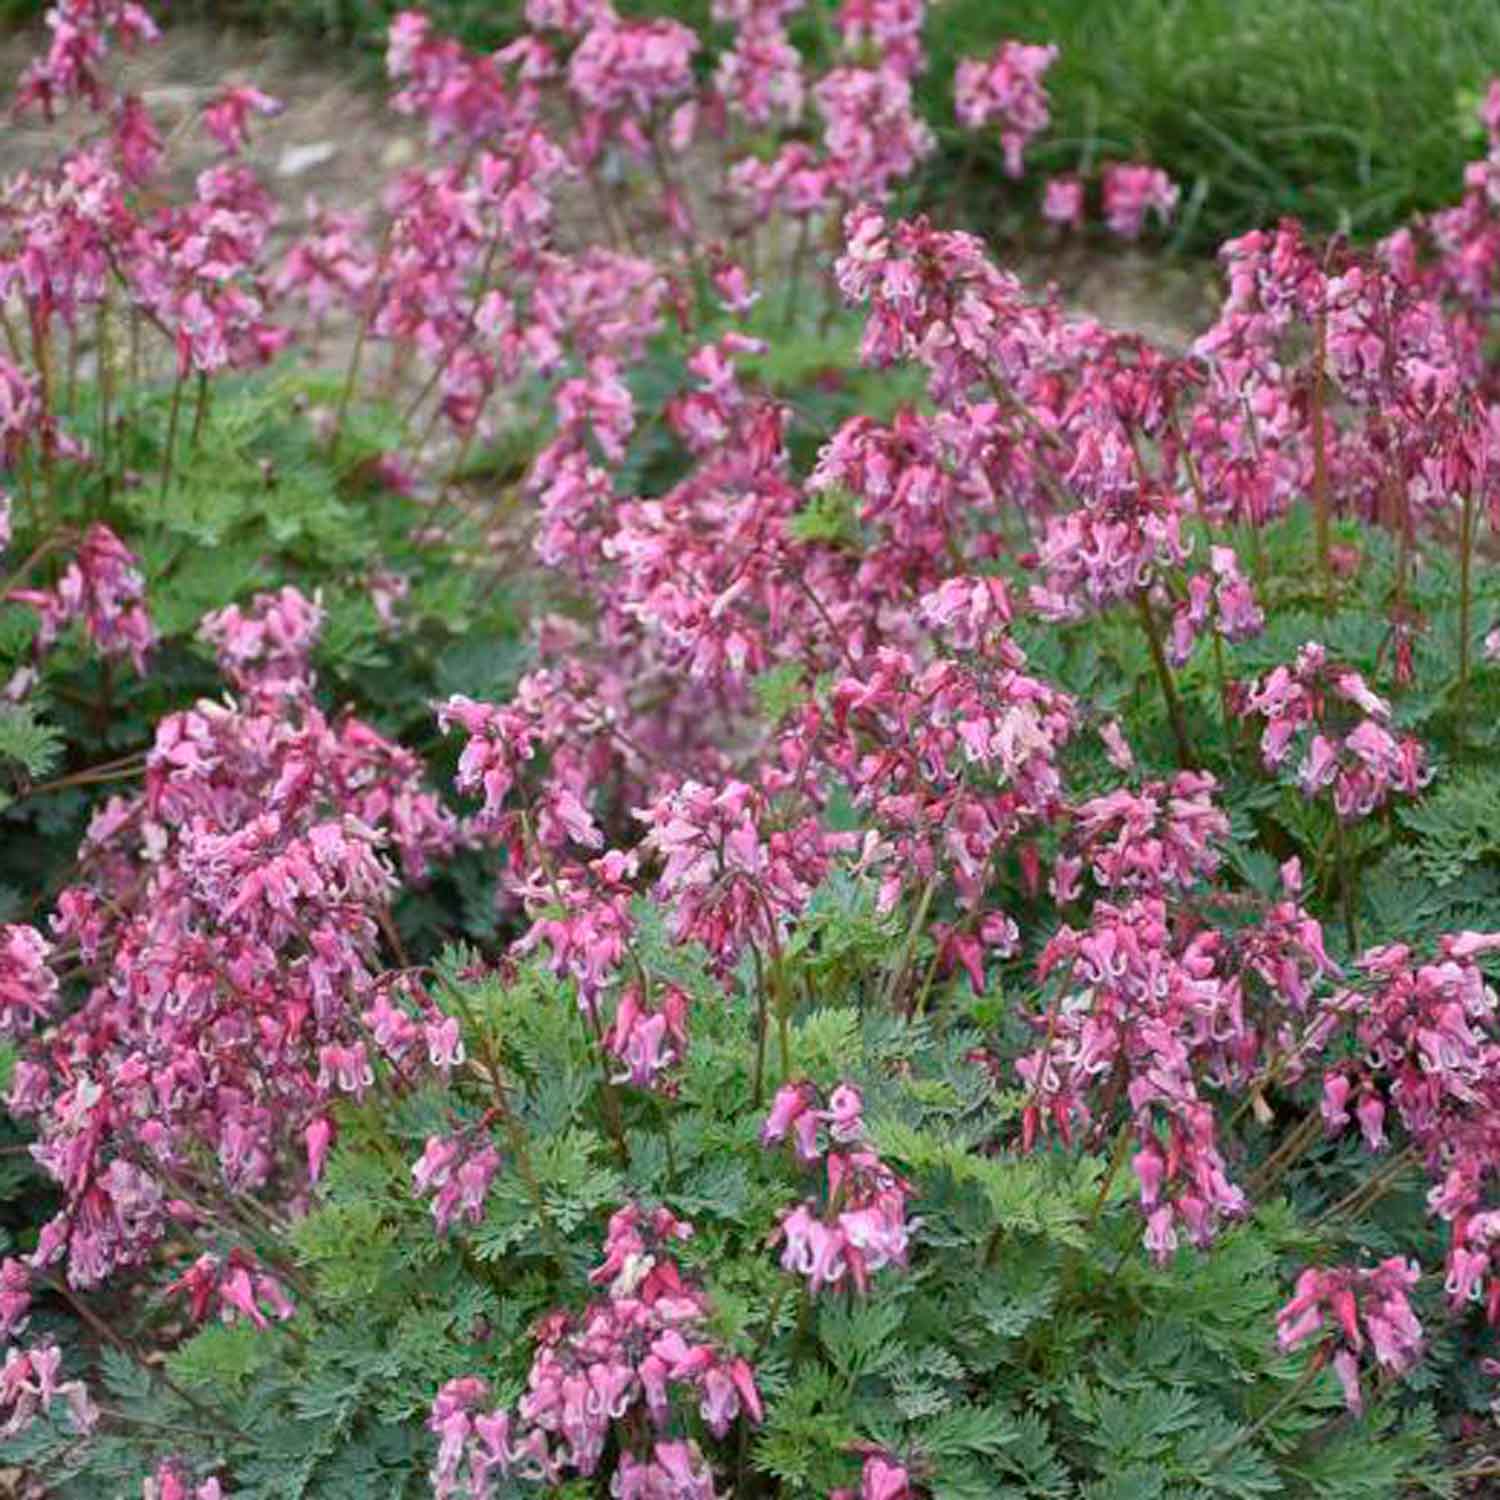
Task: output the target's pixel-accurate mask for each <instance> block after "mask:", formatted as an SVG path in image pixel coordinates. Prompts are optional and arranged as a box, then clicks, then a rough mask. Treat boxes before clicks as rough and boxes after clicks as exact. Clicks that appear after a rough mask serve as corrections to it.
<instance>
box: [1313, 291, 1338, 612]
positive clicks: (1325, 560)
mask: <svg viewBox="0 0 1500 1500" xmlns="http://www.w3.org/2000/svg"><path fill="white" fill-rule="evenodd" d="M1313 361H1314V363H1313V396H1312V431H1313V511H1314V516H1315V519H1316V524H1317V538H1318V576H1319V577H1320V578H1321V579H1322V583H1323V614H1324V616H1325V617H1326V616H1329V615H1331V614H1332V613H1333V563H1332V559H1331V556H1330V553H1329V503H1328V425H1327V416H1328V413H1327V406H1328V397H1327V390H1326V372H1325V366H1326V365H1327V363H1328V315H1327V313H1326V312H1319V314H1318V321H1317V329H1316V337H1315V341H1314V346H1313Z"/></svg>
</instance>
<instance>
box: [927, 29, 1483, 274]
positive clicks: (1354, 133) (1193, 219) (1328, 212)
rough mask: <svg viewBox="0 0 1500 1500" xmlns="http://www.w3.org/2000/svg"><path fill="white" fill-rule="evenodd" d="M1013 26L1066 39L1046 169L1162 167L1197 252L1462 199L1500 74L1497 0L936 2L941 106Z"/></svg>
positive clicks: (1375, 221)
mask: <svg viewBox="0 0 1500 1500" xmlns="http://www.w3.org/2000/svg"><path fill="white" fill-rule="evenodd" d="M1007 34H1008V35H1014V36H1018V37H1021V38H1023V39H1025V40H1028V41H1042V40H1051V41H1055V42H1056V43H1057V44H1058V45H1059V46H1060V47H1061V49H1062V56H1061V57H1060V58H1059V60H1058V62H1057V63H1056V64H1055V65H1054V67H1053V69H1052V71H1051V72H1050V73H1049V75H1048V79H1047V81H1048V85H1049V88H1050V90H1051V93H1052V99H1053V126H1052V129H1051V131H1050V132H1049V133H1048V134H1047V136H1045V137H1044V138H1043V139H1042V140H1041V141H1039V142H1038V144H1037V148H1036V150H1035V151H1034V152H1033V156H1032V160H1033V162H1034V163H1035V165H1036V167H1037V168H1039V169H1040V170H1042V171H1048V172H1050V171H1060V170H1070V169H1074V168H1076V167H1078V166H1079V165H1085V166H1086V165H1088V164H1090V163H1092V162H1096V161H1098V160H1100V159H1101V158H1104V157H1115V158H1143V159H1148V160H1151V161H1154V162H1156V163H1157V164H1158V165H1160V166H1163V167H1165V168H1166V169H1167V171H1168V172H1170V173H1171V174H1172V176H1173V177H1174V178H1175V179H1176V180H1177V181H1178V182H1179V183H1180V184H1181V186H1182V190H1183V202H1184V223H1183V225H1182V227H1181V240H1182V242H1183V243H1184V244H1186V245H1189V246H1191V247H1193V248H1195V249H1211V248H1212V247H1213V246H1215V245H1217V244H1218V243H1219V242H1220V241H1221V240H1223V239H1224V238H1226V237H1228V236H1230V235H1234V234H1240V233H1243V232H1244V231H1245V230H1247V229H1251V228H1254V227H1256V226H1258V225H1263V224H1268V223H1274V222H1275V221H1276V220H1277V219H1279V218H1281V217H1283V216H1286V215H1292V216H1295V217H1297V218H1299V219H1301V220H1303V222H1304V223H1306V224H1308V225H1310V226H1312V227H1314V228H1316V229H1319V230H1324V231H1330V232H1332V231H1341V232H1345V233H1348V234H1351V235H1353V236H1355V237H1358V238H1369V237H1372V236H1375V235H1379V234H1382V233H1386V232H1388V231H1389V230H1391V229H1393V228H1395V227H1396V226H1397V225H1399V224H1400V223H1401V222H1403V221H1404V220H1405V219H1407V218H1408V217H1409V216H1410V215H1411V214H1412V213H1414V212H1421V211H1426V210H1430V209H1433V208H1437V207H1440V206H1441V205H1443V204H1445V203H1450V202H1452V201H1453V200H1454V199H1455V198H1456V197H1457V196H1458V193H1459V191H1460V189H1461V183H1462V174H1463V167H1464V163H1465V162H1467V161H1469V160H1471V159H1473V158H1474V157H1475V156H1476V155H1480V154H1482V153H1483V150H1484V138H1483V132H1482V130H1481V128H1480V126H1479V124H1478V121H1477V120H1476V118H1475V115H1474V110H1475V107H1476V105H1477V103H1478V100H1479V98H1480V97H1481V95H1482V93H1483V90H1484V88H1485V86H1486V85H1487V83H1488V80H1489V78H1490V77H1491V76H1492V75H1493V74H1496V73H1500V5H1497V4H1496V3H1495V0H998V3H997V0H938V3H937V4H935V5H934V7H933V12H932V20H931V22H930V23H929V28H928V35H929V40H930V50H931V51H932V54H933V61H934V68H933V74H932V76H931V79H930V81H929V82H928V84H927V85H926V87H927V89H928V91H929V103H930V104H931V105H932V107H933V110H934V113H935V115H938V116H939V117H942V118H948V116H947V113H946V106H947V101H948V93H947V81H948V79H949V78H950V77H951V73H952V66H953V64H954V62H956V61H957V59H958V58H959V57H961V56H963V55H964V54H965V53H970V52H976V51H982V50H984V49H985V48H986V47H987V46H990V45H993V42H994V40H995V39H996V38H997V37H998V36H999V35H1007ZM939 112H941V113H940V114H939Z"/></svg>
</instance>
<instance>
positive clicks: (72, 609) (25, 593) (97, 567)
mask: <svg viewBox="0 0 1500 1500" xmlns="http://www.w3.org/2000/svg"><path fill="white" fill-rule="evenodd" d="M9 598H10V599H11V601H12V602H14V603H16V604H29V605H30V606H31V607H32V608H33V609H34V610H36V612H37V614H38V616H39V617H40V624H39V626H38V629H37V634H36V649H37V651H38V653H41V652H44V651H46V650H48V649H49V648H50V647H51V646H53V645H55V644H56V642H57V639H58V637H59V636H60V635H61V634H62V632H63V631H64V630H65V629H66V628H67V627H68V626H69V625H71V624H72V623H73V622H74V621H75V620H81V621H82V622H83V628H84V631H85V633H86V634H87V636H88V638H89V640H90V642H91V643H92V644H93V646H94V647H95V649H96V650H98V651H99V652H100V653H101V654H102V655H104V656H128V657H129V658H130V660H131V662H132V664H133V665H134V667H135V669H136V671H137V672H144V671H145V670H146V653H147V652H148V651H149V650H150V649H151V644H152V641H153V640H154V639H155V633H154V631H153V630H152V627H151V618H150V616H149V615H148V614H147V613H146V604H145V599H146V585H145V580H144V578H143V577H142V576H141V572H140V566H139V563H138V561H137V559H136V558H135V556H134V555H133V554H132V553H131V552H130V550H129V549H128V548H127V547H126V546H125V544H124V543H123V542H122V541H121V540H120V539H119V537H117V536H116V535H115V533H114V532H112V531H111V530H110V529H109V527H108V526H105V525H104V524H103V523H102V522H98V521H96V522H95V523H94V524H93V525H92V526H90V527H89V529H88V530H87V531H86V532H85V533H84V536H83V540H82V541H81V542H80V543H79V546H78V551H77V553H76V554H75V555H74V558H73V560H72V561H71V562H70V563H69V564H68V566H67V568H66V569H65V570H64V572H63V575H62V577H61V578H59V579H58V580H57V582H56V583H55V584H53V585H52V587H51V588H46V589H13V590H12V591H11V593H10V595H9Z"/></svg>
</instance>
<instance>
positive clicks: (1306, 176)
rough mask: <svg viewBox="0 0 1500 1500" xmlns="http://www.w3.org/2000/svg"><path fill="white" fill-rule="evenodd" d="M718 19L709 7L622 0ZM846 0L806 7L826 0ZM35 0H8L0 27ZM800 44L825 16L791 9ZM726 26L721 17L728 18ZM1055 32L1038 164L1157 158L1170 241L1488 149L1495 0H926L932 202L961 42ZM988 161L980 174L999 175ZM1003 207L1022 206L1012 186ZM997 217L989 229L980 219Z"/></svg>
mask: <svg viewBox="0 0 1500 1500" xmlns="http://www.w3.org/2000/svg"><path fill="white" fill-rule="evenodd" d="M617 3H618V4H619V8H620V9H621V10H623V11H626V12H634V13H646V14H650V13H656V14H661V13H663V12H667V13H670V14H673V15H676V16H679V17H680V18H681V19H683V20H685V21H687V22H688V23H689V24H692V25H695V26H697V27H699V28H700V29H705V28H707V27H708V10H709V0H617ZM835 3H836V0H809V9H811V8H812V7H813V6H816V5H820V4H821V5H824V6H827V7H829V8H831V7H832V6H833V5H834V4H835ZM40 8H41V6H40V3H39V0H0V19H6V18H9V19H14V18H15V17H16V16H18V15H20V14H22V13H25V12H27V11H31V12H32V13H35V12H36V11H37V10H39V9H40ZM401 8H403V6H402V3H401V0H176V3H175V4H174V5H173V6H172V7H171V12H172V14H173V15H175V16H178V17H197V18H200V19H211V20H214V21H217V22H220V23H223V22H225V21H228V20H238V21H240V22H244V23H249V24H254V25H257V26H261V27H268V28H273V29H275V28H298V29H306V30H311V31H315V32H317V33H319V34H321V35H323V36H325V37H331V38H333V39H335V40H338V41H341V42H343V43H345V44H347V45H349V46H350V47H351V49H353V51H354V52H355V54H356V55H357V56H359V57H361V58H363V59H365V60H366V61H369V62H373V61H374V60H375V59H377V58H378V56H379V52H380V49H381V47H382V45H383V36H384V30H385V27H386V25H387V23H388V22H389V20H390V17H391V16H392V15H393V14H394V13H395V12H396V11H397V10H399V9H401ZM522 8H523V7H522V0H431V3H430V4H429V5H428V6H427V9H428V10H429V12H430V13H431V14H432V15H433V17H434V19H435V20H436V21H437V22H438V23H439V25H440V26H442V27H443V28H444V29H446V30H450V31H452V32H454V33H455V34H457V35H459V36H460V37H462V38H463V39H464V40H465V41H467V42H468V43H469V44H470V45H473V46H479V47H493V46H495V45H497V44H498V43H499V42H501V41H503V40H504V39H506V38H507V37H509V36H513V35H514V34H515V31H516V29H517V27H518V26H519V24H520V15H521V12H522ZM795 21H796V25H797V29H798V32H799V36H798V39H799V41H802V42H803V43H804V44H807V43H809V42H811V43H812V44H813V45H814V46H815V45H817V39H818V37H819V35H820V28H819V27H818V26H816V25H815V24H813V23H812V21H811V20H810V19H809V17H808V16H807V15H806V14H804V15H803V16H802V17H799V18H795ZM714 30H715V31H716V30H717V28H714ZM1010 36H1014V37H1019V38H1022V39H1024V40H1027V41H1054V42H1056V43H1057V44H1058V45H1059V46H1060V47H1061V49H1062V56H1061V58H1060V59H1059V61H1058V62H1057V64H1056V65H1055V66H1054V68H1053V69H1052V71H1051V73H1050V74H1049V76H1048V84H1049V87H1050V90H1051V93H1052V98H1053V128H1052V130H1051V131H1050V132H1049V133H1048V134H1047V135H1046V136H1045V137H1044V138H1043V139H1042V140H1041V141H1039V142H1038V143H1037V146H1036V147H1035V149H1034V150H1033V153H1032V158H1031V159H1032V162H1033V163H1034V165H1035V167H1036V168H1037V169H1038V174H1040V173H1046V172H1054V171H1068V170H1074V169H1076V168H1078V167H1080V166H1083V167H1085V168H1086V167H1088V166H1090V165H1092V164H1093V163H1096V162H1098V161H1100V160H1101V159H1103V158H1107V157H1113V158H1117V159H1118V158H1126V159H1135V158H1140V159H1147V160H1151V161H1154V162H1156V163H1157V164H1158V165H1160V166H1162V167H1165V168H1166V169H1167V171H1168V172H1170V173H1171V174H1172V176H1173V177H1174V178H1175V179H1176V180H1177V181H1178V182H1179V183H1180V184H1181V186H1182V190H1183V204H1184V211H1183V218H1182V223H1181V225H1180V227H1179V230H1178V234H1177V238H1176V244H1177V246H1178V247H1179V248H1184V249H1191V250H1197V251H1207V250H1212V249H1213V248H1214V247H1215V246H1216V245H1217V244H1218V243H1219V242H1220V241H1221V240H1223V239H1225V238H1227V237H1228V236H1230V235H1234V234H1240V233H1243V232H1244V231H1245V230H1247V229H1250V228H1254V227H1256V226H1257V225H1262V224H1267V223H1273V222H1274V221H1275V220H1277V219H1278V218H1280V217H1282V216H1284V215H1294V216H1296V217H1297V218H1300V219H1302V220H1303V221H1304V223H1306V224H1308V225H1309V226H1310V227H1312V228H1314V229H1317V230H1321V231H1328V232H1335V231H1341V232H1345V233H1348V234H1350V235H1353V236H1355V237H1357V238H1361V239H1367V238H1371V237H1374V236H1376V235H1379V234H1383V233H1386V232H1388V231H1389V230H1391V229H1393V228H1394V227H1396V226H1397V225H1398V224H1400V223H1401V222H1403V221H1404V220H1405V219H1406V218H1408V217H1409V216H1410V215H1411V214H1412V213H1414V212H1420V211H1424V210H1430V209H1433V208H1436V207H1438V206H1440V205H1442V204H1444V203H1448V202H1451V201H1453V199H1454V198H1455V197H1456V196H1457V194H1458V192H1459V188H1460V184H1461V178H1462V171H1463V165H1464V163H1465V162H1466V161H1468V160H1471V159H1472V158H1473V157H1474V156H1476V155H1478V154H1480V153H1481V152H1482V150H1483V147H1484V142H1483V136H1482V132H1481V131H1480V129H1479V126H1478V124H1477V121H1476V120H1475V118H1474V107H1475V105H1476V104H1477V101H1478V99H1479V97H1480V95H1481V93H1482V91H1483V89H1484V87H1485V86H1486V84H1487V82H1488V80H1489V78H1490V76H1491V75H1492V74H1495V73H1500V0H932V4H931V9H930V13H929V21H928V27H927V40H928V49H929V52H930V54H931V58H932V67H931V69H930V70H929V72H928V74H927V76H926V78H925V79H924V81H923V83H922V89H921V92H922V95H923V102H924V104H925V106H926V108H927V112H928V115H929V118H931V119H932V120H933V121H934V122H935V123H937V124H938V125H939V126H940V127H941V129H942V133H943V139H944V144H945V146H946V147H947V148H948V149H947V150H946V151H945V153H944V157H943V161H942V163H941V164H940V165H939V167H938V168H937V169H936V170H935V171H934V172H932V173H931V174H930V175H929V178H928V181H927V184H926V187H925V192H926V196H927V198H928V201H929V202H930V203H932V204H934V205H939V204H941V202H942V200H943V198H944V196H945V195H954V194H957V193H959V192H962V194H963V196H964V198H965V200H966V204H967V207H966V213H965V217H966V220H967V221H968V222H971V223H972V222H974V219H975V213H974V198H975V189H976V181H975V180H971V179H969V178H968V177H966V176H963V174H962V171H961V168H960V163H965V162H968V161H969V159H970V156H971V151H970V145H969V143H968V142H967V141H965V140H964V139H963V138H962V137H961V136H960V135H959V133H958V132H957V130H956V129H955V128H953V126H952V124H951V122H952V118H953V116H952V100H951V91H950V84H951V79H952V74H953V67H954V64H955V63H956V62H957V60H958V59H959V58H960V57H962V56H964V55H966V54H978V53H984V52H988V51H989V50H990V49H991V48H992V47H993V46H994V45H995V44H996V43H997V42H998V41H999V40H1001V39H1002V38H1004V37H1010ZM997 162H998V149H997V150H996V151H995V154H994V157H993V158H991V157H990V156H989V155H988V154H987V153H986V154H984V155H982V156H981V158H980V163H979V165H980V167H981V169H982V170H981V174H980V176H979V178H978V179H977V183H978V185H981V186H982V184H983V183H984V182H985V181H994V180H996V179H997V178H998V173H997V172H996V171H995V170H994V167H995V164H996V163H997ZM995 201H996V211H997V213H998V211H999V205H1000V204H1002V203H1005V202H1009V203H1011V204H1014V202H1015V198H1014V194H1013V193H1012V192H1011V191H1010V189H1009V187H1008V186H1007V187H1006V190H1005V193H1004V194H999V193H997V195H996V199H995ZM981 227H984V226H981Z"/></svg>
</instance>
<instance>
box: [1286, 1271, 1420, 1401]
mask: <svg viewBox="0 0 1500 1500" xmlns="http://www.w3.org/2000/svg"><path fill="white" fill-rule="evenodd" d="M1420 1279H1421V1271H1420V1269H1419V1268H1418V1266H1417V1265H1416V1263H1415V1262H1411V1261H1405V1260H1402V1259H1401V1257H1400V1256H1399V1255H1397V1256H1392V1257H1391V1258H1390V1259H1388V1260H1383V1261H1381V1263H1380V1264H1379V1265H1378V1266H1374V1267H1372V1268H1370V1269H1368V1270H1362V1269H1355V1268H1352V1267H1347V1266H1340V1267H1336V1268H1334V1269H1332V1270H1322V1269H1319V1268H1318V1267H1316V1266H1310V1267H1308V1269H1307V1270H1305V1271H1304V1272H1303V1273H1302V1274H1301V1275H1300V1276H1299V1277H1298V1278H1297V1289H1296V1294H1295V1295H1294V1296H1293V1298H1292V1300H1291V1301H1290V1302H1288V1303H1287V1304H1286V1306H1285V1307H1283V1308H1282V1309H1281V1311H1280V1312H1279V1313H1277V1315H1276V1337H1277V1340H1278V1342H1279V1343H1280V1345H1281V1347H1282V1348H1283V1349H1296V1348H1299V1347H1300V1346H1301V1345H1303V1344H1305V1343H1306V1342H1307V1341H1308V1340H1309V1339H1314V1338H1316V1339H1318V1340H1319V1343H1318V1349H1317V1358H1318V1359H1320V1360H1327V1359H1330V1358H1331V1359H1332V1361H1333V1369H1334V1373H1335V1374H1336V1375H1337V1376H1338V1378H1339V1383H1340V1384H1341V1385H1342V1386H1343V1388H1344V1400H1345V1401H1346V1402H1347V1403H1348V1406H1349V1409H1350V1411H1352V1412H1356V1413H1357V1412H1359V1411H1361V1410H1362V1409H1363V1406H1364V1397H1363V1393H1362V1391H1361V1389H1360V1383H1359V1367H1360V1361H1361V1357H1362V1356H1363V1355H1364V1353H1365V1348H1366V1340H1367V1339H1368V1341H1369V1348H1370V1351H1371V1352H1372V1353H1373V1354H1374V1356H1375V1360H1376V1363H1377V1364H1379V1365H1381V1366H1382V1367H1383V1368H1385V1369H1387V1370H1390V1371H1391V1372H1392V1373H1394V1374H1398V1375H1399V1374H1401V1373H1402V1372H1403V1371H1405V1370H1409V1369H1410V1368H1411V1367H1412V1365H1413V1364H1415V1363H1416V1359H1417V1356H1418V1354H1419V1353H1420V1352H1421V1347H1422V1325H1421V1324H1420V1323H1418V1322H1417V1319H1416V1316H1415V1315H1414V1314H1413V1312H1412V1310H1411V1303H1410V1301H1409V1300H1408V1293H1409V1292H1410V1290H1411V1288H1412V1287H1414V1286H1415V1285H1416V1284H1417V1282H1418V1281H1419V1280H1420Z"/></svg>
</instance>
